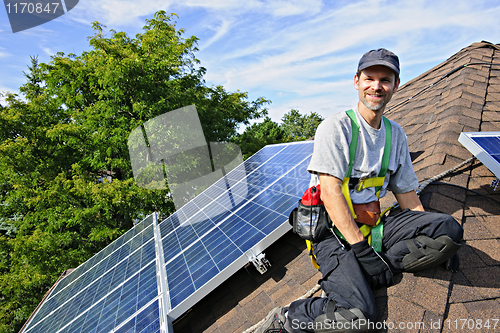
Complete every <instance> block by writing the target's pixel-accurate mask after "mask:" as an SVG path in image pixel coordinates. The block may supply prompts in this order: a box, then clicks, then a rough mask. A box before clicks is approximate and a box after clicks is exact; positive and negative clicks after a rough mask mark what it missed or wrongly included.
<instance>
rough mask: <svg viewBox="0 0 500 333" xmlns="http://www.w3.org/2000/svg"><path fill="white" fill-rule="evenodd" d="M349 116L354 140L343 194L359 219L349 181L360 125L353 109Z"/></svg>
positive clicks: (343, 182) (343, 181)
mask: <svg viewBox="0 0 500 333" xmlns="http://www.w3.org/2000/svg"><path fill="white" fill-rule="evenodd" d="M346 114H347V116H348V117H349V118H350V119H351V128H352V138H351V143H350V144H349V166H348V167H347V171H346V174H345V176H344V179H343V180H342V194H343V195H344V197H345V198H346V201H347V205H348V206H349V210H350V211H351V214H352V217H353V218H354V219H356V218H357V216H356V213H354V207H353V205H352V200H351V195H350V193H349V179H350V178H351V172H352V166H353V165H354V159H355V158H356V149H357V148H358V137H359V124H358V120H357V119H356V113H355V112H354V110H353V109H351V110H348V111H346Z"/></svg>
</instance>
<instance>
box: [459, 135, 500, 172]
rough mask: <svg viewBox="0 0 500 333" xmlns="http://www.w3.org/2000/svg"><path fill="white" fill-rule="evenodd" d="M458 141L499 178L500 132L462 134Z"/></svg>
mask: <svg viewBox="0 0 500 333" xmlns="http://www.w3.org/2000/svg"><path fill="white" fill-rule="evenodd" d="M458 141H459V142H460V143H461V144H462V145H464V147H465V148H467V149H468V150H469V151H470V152H471V153H472V154H474V156H476V157H477V158H478V159H479V160H480V161H481V162H482V163H483V164H484V165H485V166H486V167H487V168H488V169H490V171H491V172H493V173H494V174H495V176H496V177H497V178H500V132H463V133H461V134H460V137H459V138H458Z"/></svg>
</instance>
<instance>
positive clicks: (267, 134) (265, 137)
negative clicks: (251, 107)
mask: <svg viewBox="0 0 500 333" xmlns="http://www.w3.org/2000/svg"><path fill="white" fill-rule="evenodd" d="M284 137H285V132H284V131H283V129H282V128H281V126H280V125H279V124H278V123H276V122H274V121H272V120H271V118H269V117H266V118H265V119H264V121H262V122H259V123H254V124H252V125H250V126H248V127H247V128H246V129H245V131H244V132H243V133H241V134H239V135H236V136H234V137H233V138H232V139H231V141H232V142H234V143H235V144H237V145H238V146H239V147H240V149H241V153H242V154H243V159H244V160H246V159H247V158H249V157H250V156H252V155H253V154H255V153H256V152H257V151H259V150H260V149H262V148H263V147H264V146H266V145H269V144H275V143H282V142H284V141H283V140H284Z"/></svg>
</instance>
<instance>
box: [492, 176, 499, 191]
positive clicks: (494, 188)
mask: <svg viewBox="0 0 500 333" xmlns="http://www.w3.org/2000/svg"><path fill="white" fill-rule="evenodd" d="M498 185H500V179H499V178H497V179H494V180H493V181H492V182H491V184H490V187H493V191H496V190H497V187H498Z"/></svg>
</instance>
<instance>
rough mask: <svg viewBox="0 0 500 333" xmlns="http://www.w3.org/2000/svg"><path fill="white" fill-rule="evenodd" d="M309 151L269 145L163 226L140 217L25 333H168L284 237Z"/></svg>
mask: <svg viewBox="0 0 500 333" xmlns="http://www.w3.org/2000/svg"><path fill="white" fill-rule="evenodd" d="M312 152H313V141H304V142H295V143H288V144H278V145H270V146H266V147H264V148H263V149H261V150H260V151H259V152H257V153H256V154H254V155H253V156H252V157H251V158H249V159H248V160H247V161H245V162H244V163H242V164H241V165H239V166H238V167H236V168H234V169H233V170H232V171H231V172H229V173H228V174H227V175H226V176H225V177H223V178H221V179H220V180H218V181H217V182H216V183H215V184H213V185H212V186H211V187H209V188H208V189H207V190H205V191H204V192H202V193H201V194H200V195H198V196H197V197H195V198H194V199H193V200H191V201H190V202H188V203H187V204H186V205H184V206H183V207H182V208H181V209H179V210H178V211H176V212H175V213H174V214H172V215H171V216H169V217H168V218H166V219H165V220H163V221H161V223H160V222H159V221H158V220H157V214H153V215H151V216H148V217H146V218H145V219H144V220H143V221H141V222H140V223H139V224H138V225H136V226H135V227H134V228H133V229H131V230H129V231H128V232H127V233H125V234H124V235H122V236H121V237H120V238H118V239H117V240H116V241H115V242H113V243H111V244H110V245H109V246H108V247H106V248H105V249H103V250H102V251H101V252H99V253H98V254H96V255H95V256H94V257H92V258H91V259H90V260H88V261H87V262H85V263H83V264H82V265H81V266H79V267H78V268H77V269H75V270H74V271H73V272H71V273H70V274H69V275H68V276H67V277H65V278H64V279H63V280H62V281H60V283H58V284H57V286H56V287H55V288H54V289H53V290H52V291H51V293H50V294H49V295H48V297H47V299H46V300H45V301H44V302H43V303H42V304H41V306H40V307H39V309H38V310H37V311H36V313H34V315H33V316H32V318H31V319H30V321H29V322H28V323H27V325H26V326H25V328H24V329H23V330H22V332H24V333H28V332H29V333H38V332H39V333H42V332H43V333H45V332H54V333H58V332H68V333H69V332H71V333H73V332H81V333H83V332H93V333H98V332H123V333H125V332H127V333H129V332H137V333H139V332H142V333H146V332H152V333H155V332H173V330H172V326H171V322H172V321H173V320H175V319H177V318H178V317H180V316H181V315H182V314H183V313H184V312H186V311H187V310H189V309H190V308H191V307H192V306H193V305H194V304H196V302H198V301H199V300H201V299H202V298H203V297H204V296H206V295H207V294H208V293H209V292H210V291H212V290H213V289H215V288H216V287H217V286H218V285H220V284H221V283H222V282H224V281H225V280H226V279H227V278H229V277H230V276H231V275H232V274H234V273H235V272H236V271H238V270H239V269H240V268H242V267H243V266H244V265H246V264H247V263H249V262H250V261H251V260H253V258H255V257H256V256H257V255H259V254H260V253H262V252H263V251H264V250H265V249H266V248H267V247H268V246H270V245H271V244H272V243H274V242H275V241H276V240H277V239H278V238H280V237H281V236H282V235H283V234H285V233H286V232H287V231H288V230H290V225H289V224H288V221H287V220H288V215H289V213H290V211H291V210H292V209H293V208H294V207H295V206H296V205H297V202H298V200H299V199H300V197H301V196H302V194H303V192H304V190H305V189H306V188H307V187H308V184H309V180H310V175H309V173H308V172H307V165H308V164H309V160H310V157H311V155H312Z"/></svg>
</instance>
